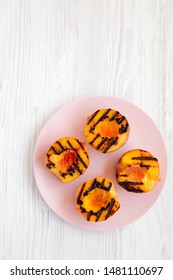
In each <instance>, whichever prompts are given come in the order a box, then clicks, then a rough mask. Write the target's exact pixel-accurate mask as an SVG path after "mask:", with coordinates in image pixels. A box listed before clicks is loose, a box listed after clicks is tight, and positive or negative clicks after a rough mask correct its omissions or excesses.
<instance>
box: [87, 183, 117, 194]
mask: <svg viewBox="0 0 173 280" xmlns="http://www.w3.org/2000/svg"><path fill="white" fill-rule="evenodd" d="M111 186H112V183H110V184H109V186H108V187H105V186H104V185H103V184H102V183H100V182H97V180H96V179H94V180H93V182H92V184H91V185H90V187H89V188H88V190H87V191H86V192H84V194H83V196H87V195H89V193H90V192H91V191H92V190H94V189H97V188H98V189H102V190H105V191H109V190H110V188H111Z"/></svg>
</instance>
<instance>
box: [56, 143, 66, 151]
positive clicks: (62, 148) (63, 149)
mask: <svg viewBox="0 0 173 280" xmlns="http://www.w3.org/2000/svg"><path fill="white" fill-rule="evenodd" d="M56 143H57V144H58V145H59V147H60V148H61V150H62V151H65V150H66V149H65V148H64V147H63V145H62V144H61V143H60V142H59V141H56Z"/></svg>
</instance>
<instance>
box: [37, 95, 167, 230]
mask: <svg viewBox="0 0 173 280" xmlns="http://www.w3.org/2000/svg"><path fill="white" fill-rule="evenodd" d="M101 108H112V109H115V110H118V111H119V112H120V113H121V114H123V115H125V116H126V118H127V119H128V121H129V124H130V136H129V139H128V141H127V143H126V144H125V145H124V146H123V147H121V148H120V149H119V150H118V151H115V152H113V153H109V154H102V153H100V152H98V151H95V150H94V149H93V148H92V147H90V145H89V144H87V147H88V150H89V156H90V165H89V167H88V169H87V170H86V172H85V173H84V174H83V175H82V176H80V178H78V179H76V180H75V181H73V182H70V183H62V182H61V181H60V180H59V179H57V178H56V176H55V175H53V174H52V173H51V172H50V171H49V170H48V169H47V168H46V167H45V163H44V162H45V154H46V152H47V150H48V149H49V148H50V146H51V144H52V143H53V142H55V141H56V140H58V139H59V138H61V137H64V136H73V137H76V138H78V139H80V140H82V141H85V142H86V140H85V137H84V127H85V124H86V120H87V117H88V116H89V115H91V114H92V113H93V112H94V111H96V110H98V109H101ZM136 148H137V149H138V148H140V149H144V150H148V151H149V152H151V153H152V154H153V155H154V156H155V157H156V158H157V159H158V160H159V163H160V169H161V181H160V183H159V184H158V185H157V186H156V188H155V189H154V190H152V191H151V192H149V193H144V194H136V193H131V192H127V191H126V190H124V189H123V188H121V187H120V186H119V185H118V184H117V183H116V179H115V169H116V165H117V162H118V160H119V158H120V157H121V156H122V155H123V154H124V153H125V152H126V151H128V150H131V149H136ZM166 171H167V153H166V148H165V144H164V141H163V139H162V136H161V134H160V132H159V130H158V128H157V127H156V126H155V124H154V123H153V121H152V120H151V118H150V117H148V115H147V114H146V113H144V112H143V111H142V110H140V109H139V108H138V107H136V106H134V105H132V104H130V103H128V102H126V101H125V100H122V99H118V98H115V97H107V96H104V97H103V96H96V97H88V98H84V99H79V100H77V101H74V102H72V103H69V104H67V105H66V106H64V107H63V108H61V109H60V110H58V111H57V112H56V113H55V114H54V115H53V116H52V117H51V118H50V119H49V120H48V121H47V123H46V124H45V126H44V127H43V129H42V131H41V133H40V135H39V137H38V140H37V143H36V146H35V151H34V174H35V178H36V182H37V186H38V188H39V191H40V193H41V195H42V196H43V198H44V200H45V201H46V202H47V204H48V205H49V206H50V208H51V209H52V210H53V211H54V212H55V213H56V214H57V215H58V216H59V217H61V218H62V219H64V220H65V221H67V222H69V223H72V224H73V225H75V226H79V227H82V228H85V229H89V230H110V229H114V228H118V227H123V226H125V225H127V224H129V223H131V222H133V221H135V220H136V219H137V218H139V217H141V216H142V215H143V214H144V213H146V211H147V210H148V209H149V208H150V207H151V206H152V205H153V203H154V202H155V201H156V199H157V198H158V196H159V195H160V192H161V190H162V188H163V185H164V181H165V177H166ZM96 177H107V178H109V179H110V180H112V181H113V183H114V186H115V188H116V190H117V194H118V198H119V202H120V205H121V207H120V209H119V210H118V212H117V213H116V214H115V215H113V216H112V217H110V218H109V219H108V220H106V221H104V222H97V223H93V222H88V221H86V220H85V219H84V218H83V216H82V215H81V214H80V213H79V212H77V211H76V198H75V195H76V191H77V189H78V187H79V186H80V185H81V184H82V183H83V182H85V181H86V180H88V179H91V178H96Z"/></svg>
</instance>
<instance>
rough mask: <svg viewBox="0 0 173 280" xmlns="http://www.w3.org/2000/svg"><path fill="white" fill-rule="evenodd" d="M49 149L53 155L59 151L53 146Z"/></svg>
mask: <svg viewBox="0 0 173 280" xmlns="http://www.w3.org/2000/svg"><path fill="white" fill-rule="evenodd" d="M50 149H51V151H52V152H53V153H54V154H55V155H59V152H58V151H57V150H56V149H55V148H54V147H53V146H51V148H50Z"/></svg>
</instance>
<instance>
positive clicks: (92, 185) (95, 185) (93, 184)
mask: <svg viewBox="0 0 173 280" xmlns="http://www.w3.org/2000/svg"><path fill="white" fill-rule="evenodd" d="M96 187H97V180H96V179H94V180H93V182H92V184H91V186H90V187H89V188H88V190H87V191H86V192H84V194H83V196H86V195H88V194H89V193H90V192H91V191H92V190H93V189H95V188H96Z"/></svg>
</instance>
